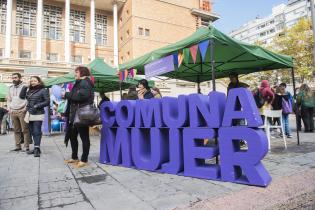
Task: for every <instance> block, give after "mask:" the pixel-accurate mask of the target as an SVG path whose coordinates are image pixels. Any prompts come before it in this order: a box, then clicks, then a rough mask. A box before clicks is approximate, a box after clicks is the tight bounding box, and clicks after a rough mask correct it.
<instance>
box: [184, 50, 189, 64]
mask: <svg viewBox="0 0 315 210" xmlns="http://www.w3.org/2000/svg"><path fill="white" fill-rule="evenodd" d="M183 55H184V56H183V59H184V62H185V63H186V64H188V63H189V55H190V52H189V48H185V49H184V50H183Z"/></svg>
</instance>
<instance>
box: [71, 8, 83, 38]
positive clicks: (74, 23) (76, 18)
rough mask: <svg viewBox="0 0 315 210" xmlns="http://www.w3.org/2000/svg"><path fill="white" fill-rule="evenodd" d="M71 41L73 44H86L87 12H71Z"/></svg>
mask: <svg viewBox="0 0 315 210" xmlns="http://www.w3.org/2000/svg"><path fill="white" fill-rule="evenodd" d="M70 40H71V41H72V42H81V43H84V42H85V12H84V11H78V10H71V11H70Z"/></svg>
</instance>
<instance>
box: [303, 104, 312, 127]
mask: <svg viewBox="0 0 315 210" xmlns="http://www.w3.org/2000/svg"><path fill="white" fill-rule="evenodd" d="M301 116H302V120H303V123H304V127H305V132H313V131H314V119H313V116H314V107H302V109H301Z"/></svg>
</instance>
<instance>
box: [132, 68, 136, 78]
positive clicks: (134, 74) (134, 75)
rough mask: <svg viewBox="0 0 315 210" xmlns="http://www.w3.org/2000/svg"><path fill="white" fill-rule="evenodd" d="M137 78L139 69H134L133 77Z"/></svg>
mask: <svg viewBox="0 0 315 210" xmlns="http://www.w3.org/2000/svg"><path fill="white" fill-rule="evenodd" d="M136 76H137V69H133V77H136Z"/></svg>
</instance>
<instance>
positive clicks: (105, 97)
mask: <svg viewBox="0 0 315 210" xmlns="http://www.w3.org/2000/svg"><path fill="white" fill-rule="evenodd" d="M100 97H101V99H102V100H101V101H100V102H99V103H98V108H101V106H102V103H104V102H105V101H110V100H109V98H108V97H107V96H106V95H105V93H104V92H100Z"/></svg>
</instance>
